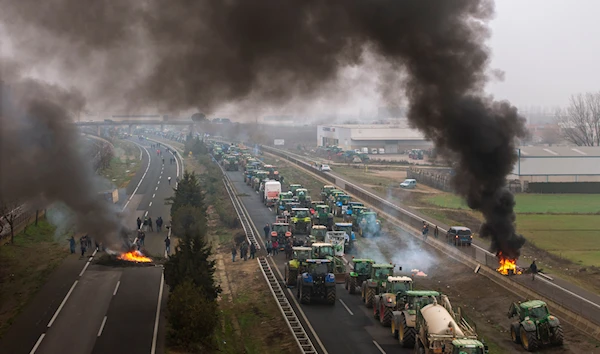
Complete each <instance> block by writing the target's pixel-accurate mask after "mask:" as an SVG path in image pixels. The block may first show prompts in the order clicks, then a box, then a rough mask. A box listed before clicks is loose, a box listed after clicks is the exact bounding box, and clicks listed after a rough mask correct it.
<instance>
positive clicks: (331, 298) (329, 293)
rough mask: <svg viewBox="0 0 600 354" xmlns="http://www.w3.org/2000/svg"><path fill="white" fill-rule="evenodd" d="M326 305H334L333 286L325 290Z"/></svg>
mask: <svg viewBox="0 0 600 354" xmlns="http://www.w3.org/2000/svg"><path fill="white" fill-rule="evenodd" d="M327 304H328V305H335V286H332V287H330V288H327Z"/></svg>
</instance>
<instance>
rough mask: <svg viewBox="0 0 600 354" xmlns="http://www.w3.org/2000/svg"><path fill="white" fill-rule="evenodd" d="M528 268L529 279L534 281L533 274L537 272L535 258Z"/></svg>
mask: <svg viewBox="0 0 600 354" xmlns="http://www.w3.org/2000/svg"><path fill="white" fill-rule="evenodd" d="M529 270H530V271H531V281H534V280H535V275H536V274H537V272H538V268H537V264H535V260H534V261H533V262H531V265H530V266H529Z"/></svg>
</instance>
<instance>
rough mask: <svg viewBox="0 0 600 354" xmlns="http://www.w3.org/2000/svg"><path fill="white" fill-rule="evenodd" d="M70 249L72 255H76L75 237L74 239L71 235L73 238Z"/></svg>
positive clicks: (70, 239) (70, 240)
mask: <svg viewBox="0 0 600 354" xmlns="http://www.w3.org/2000/svg"><path fill="white" fill-rule="evenodd" d="M69 248H70V249H71V254H74V253H75V237H73V235H71V237H70V238H69Z"/></svg>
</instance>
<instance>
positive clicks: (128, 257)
mask: <svg viewBox="0 0 600 354" xmlns="http://www.w3.org/2000/svg"><path fill="white" fill-rule="evenodd" d="M117 258H118V259H120V260H123V261H128V262H138V263H150V262H152V259H151V258H149V257H146V256H144V254H143V253H142V252H140V251H138V250H133V251H129V252H125V253H121V254H120V255H119V256H118V257H117Z"/></svg>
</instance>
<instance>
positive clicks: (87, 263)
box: [79, 261, 90, 276]
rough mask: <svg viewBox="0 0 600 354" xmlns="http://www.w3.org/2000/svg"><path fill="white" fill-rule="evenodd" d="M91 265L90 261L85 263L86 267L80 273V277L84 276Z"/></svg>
mask: <svg viewBox="0 0 600 354" xmlns="http://www.w3.org/2000/svg"><path fill="white" fill-rule="evenodd" d="M89 265H90V261H87V262H86V263H85V267H83V269H82V270H81V273H79V276H82V275H83V273H85V270H86V269H87V267H88V266H89Z"/></svg>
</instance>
